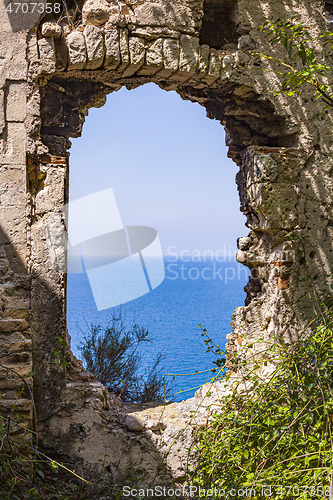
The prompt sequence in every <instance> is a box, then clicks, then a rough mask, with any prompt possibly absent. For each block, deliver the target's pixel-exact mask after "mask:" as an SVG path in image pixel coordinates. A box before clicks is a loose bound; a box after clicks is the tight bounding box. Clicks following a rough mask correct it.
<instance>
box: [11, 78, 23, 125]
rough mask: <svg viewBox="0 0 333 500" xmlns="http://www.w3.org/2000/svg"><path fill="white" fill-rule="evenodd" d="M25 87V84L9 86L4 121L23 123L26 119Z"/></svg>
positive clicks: (12, 83)
mask: <svg viewBox="0 0 333 500" xmlns="http://www.w3.org/2000/svg"><path fill="white" fill-rule="evenodd" d="M26 102H27V85H26V83H25V82H22V83H16V82H15V83H14V82H11V83H10V84H9V88H8V91H7V99H6V120H7V121H8V122H23V121H24V119H25V117H26V112H27V107H26Z"/></svg>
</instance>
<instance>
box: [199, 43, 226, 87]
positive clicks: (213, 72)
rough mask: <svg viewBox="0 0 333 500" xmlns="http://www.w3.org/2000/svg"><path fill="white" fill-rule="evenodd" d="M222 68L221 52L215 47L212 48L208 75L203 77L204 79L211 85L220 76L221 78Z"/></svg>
mask: <svg viewBox="0 0 333 500" xmlns="http://www.w3.org/2000/svg"><path fill="white" fill-rule="evenodd" d="M221 68H222V57H221V54H220V53H219V52H218V51H217V50H215V49H210V58H209V68H208V75H206V76H205V77H204V78H203V80H204V81H205V82H206V83H207V84H209V85H210V84H212V83H213V82H215V81H216V80H217V79H218V78H220V76H221Z"/></svg>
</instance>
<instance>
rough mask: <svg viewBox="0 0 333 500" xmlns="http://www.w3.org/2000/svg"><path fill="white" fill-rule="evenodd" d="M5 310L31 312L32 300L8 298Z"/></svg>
mask: <svg viewBox="0 0 333 500" xmlns="http://www.w3.org/2000/svg"><path fill="white" fill-rule="evenodd" d="M4 301H5V302H4V305H5V309H11V310H12V311H16V310H29V308H30V300H29V299H21V298H18V297H6V298H5V299H4Z"/></svg>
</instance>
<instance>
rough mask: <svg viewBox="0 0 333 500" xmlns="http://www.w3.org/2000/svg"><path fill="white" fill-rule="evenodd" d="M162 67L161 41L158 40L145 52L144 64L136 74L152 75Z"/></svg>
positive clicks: (160, 39)
mask: <svg viewBox="0 0 333 500" xmlns="http://www.w3.org/2000/svg"><path fill="white" fill-rule="evenodd" d="M162 67H163V39H162V38H159V39H158V40H156V41H155V42H154V43H152V44H151V45H150V47H148V48H147V50H146V64H145V66H144V67H143V68H142V69H141V70H140V71H139V72H138V74H139V75H142V76H148V75H154V74H155V73H156V72H157V71H158V70H159V69H161V68H162Z"/></svg>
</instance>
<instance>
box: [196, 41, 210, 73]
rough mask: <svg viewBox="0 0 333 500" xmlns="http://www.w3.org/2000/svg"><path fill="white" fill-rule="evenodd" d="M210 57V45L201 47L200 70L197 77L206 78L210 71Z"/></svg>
mask: <svg viewBox="0 0 333 500" xmlns="http://www.w3.org/2000/svg"><path fill="white" fill-rule="evenodd" d="M209 56H210V49H209V46H208V45H201V47H200V50H199V61H198V69H197V75H198V76H199V77H202V76H205V75H207V74H208V70H209Z"/></svg>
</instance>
